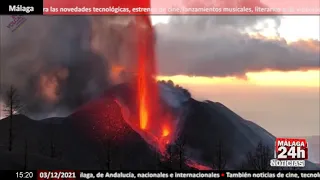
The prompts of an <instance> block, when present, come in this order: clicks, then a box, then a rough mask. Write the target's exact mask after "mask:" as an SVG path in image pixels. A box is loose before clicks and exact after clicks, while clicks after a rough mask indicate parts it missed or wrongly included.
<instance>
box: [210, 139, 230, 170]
mask: <svg viewBox="0 0 320 180" xmlns="http://www.w3.org/2000/svg"><path fill="white" fill-rule="evenodd" d="M224 152H225V149H224V145H223V142H222V141H221V140H220V139H219V141H218V144H217V149H216V152H215V153H214V156H213V160H212V166H213V168H214V169H216V170H224V169H225V167H226V165H227V158H226V155H225V153H224Z"/></svg>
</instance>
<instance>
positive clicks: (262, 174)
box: [0, 170, 320, 180]
mask: <svg viewBox="0 0 320 180" xmlns="http://www.w3.org/2000/svg"><path fill="white" fill-rule="evenodd" d="M319 177H320V171H78V170H77V171H74V170H69V171H67V170H53V171H48V170H38V171H11V170H8V171H0V179H10V180H11V179H30V180H45V179H52V180H59V179H61V180H76V179H110V178H111V179H112V178H130V179H131V178H135V179H140V178H143V179H145V178H172V179H173V178H187V179H189V178H200V179H207V178H209V179H214V178H253V179H256V178H279V179H280V178H319Z"/></svg>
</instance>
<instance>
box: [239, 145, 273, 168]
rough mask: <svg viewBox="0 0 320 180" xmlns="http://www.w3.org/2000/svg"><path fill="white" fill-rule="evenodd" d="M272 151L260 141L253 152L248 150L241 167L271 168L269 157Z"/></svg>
mask: <svg viewBox="0 0 320 180" xmlns="http://www.w3.org/2000/svg"><path fill="white" fill-rule="evenodd" d="M272 157H273V153H272V150H271V148H270V147H269V146H267V145H263V143H262V142H261V141H260V142H259V143H258V146H257V148H256V149H255V151H254V152H248V153H247V156H246V158H247V159H246V162H245V163H244V164H243V165H242V167H243V168H244V169H246V170H271V169H272V167H271V166H270V159H272Z"/></svg>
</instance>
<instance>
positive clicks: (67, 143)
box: [0, 96, 160, 170]
mask: <svg viewBox="0 0 320 180" xmlns="http://www.w3.org/2000/svg"><path fill="white" fill-rule="evenodd" d="M57 120H59V122H60V123H51V122H54V121H55V118H50V120H48V119H46V120H40V121H35V120H32V119H29V118H28V117H26V116H23V115H15V116H14V117H13V129H14V132H13V134H14V139H13V150H12V151H11V152H9V151H8V150H7V149H8V148H7V147H8V134H9V130H8V129H9V119H8V118H5V119H2V120H1V121H0V132H1V135H0V144H1V149H0V169H23V168H24V166H25V164H27V168H28V169H40V168H42V169H127V170H138V169H146V170H148V169H159V167H158V166H159V157H160V155H159V154H158V153H157V152H156V151H155V150H154V149H153V148H152V147H150V146H149V144H147V143H146V142H145V141H144V140H143V139H142V138H141V137H140V135H139V134H138V133H136V132H135V131H133V130H132V129H131V127H130V126H128V125H127V124H126V122H125V121H124V120H123V119H122V115H121V112H120V107H119V106H118V105H117V103H116V102H115V101H114V99H113V98H112V96H110V97H104V98H101V99H97V100H94V101H92V102H90V103H88V104H86V105H85V106H83V107H81V108H80V109H79V110H78V111H77V112H75V113H74V114H72V115H70V116H69V117H66V118H64V119H63V120H61V118H59V119H57ZM26 145H27V146H26ZM25 157H27V158H25ZM25 159H27V163H25Z"/></svg>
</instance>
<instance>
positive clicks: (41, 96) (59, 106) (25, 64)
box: [1, 16, 130, 118]
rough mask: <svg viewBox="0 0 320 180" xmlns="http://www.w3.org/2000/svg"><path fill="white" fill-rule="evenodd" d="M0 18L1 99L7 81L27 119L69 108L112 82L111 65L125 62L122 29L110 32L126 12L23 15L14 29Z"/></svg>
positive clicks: (125, 20)
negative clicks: (18, 96)
mask: <svg viewBox="0 0 320 180" xmlns="http://www.w3.org/2000/svg"><path fill="white" fill-rule="evenodd" d="M1 18H2V26H1V32H2V34H1V96H2V97H1V99H3V95H4V92H5V91H6V89H7V88H8V87H9V86H10V85H13V86H14V87H16V88H17V90H18V92H19V95H20V96H21V99H22V101H23V102H24V103H25V106H26V113H27V114H28V115H29V116H32V117H33V118H44V117H47V116H50V115H55V116H57V115H61V116H63V115H66V114H68V113H70V112H72V111H73V110H74V109H76V108H77V107H79V106H81V105H82V104H84V103H86V102H87V101H89V100H91V99H92V98H95V97H96V96H99V95H100V94H101V93H102V92H103V91H105V90H106V89H107V88H108V87H110V86H111V85H112V84H114V83H115V82H114V81H113V79H110V78H109V77H110V73H111V72H110V69H111V67H112V66H113V65H114V64H117V65H118V64H119V65H123V64H124V65H127V64H128V63H127V64H125V63H124V62H126V61H130V59H129V57H130V56H129V55H128V53H129V52H127V51H124V48H123V47H122V46H125V45H126V43H127V42H125V41H120V39H124V38H123V36H124V34H123V33H122V34H121V31H120V32H118V34H115V33H113V32H115V31H114V30H113V29H116V28H117V29H122V31H125V30H126V25H127V24H124V23H122V22H127V21H128V19H129V18H128V17H120V18H119V17H116V16H114V17H89V16H74V17H66V16H54V17H40V16H27V17H26V18H27V20H26V22H25V23H24V24H23V25H22V26H21V27H19V29H18V30H16V31H14V32H11V31H10V30H9V29H8V28H7V27H6V25H8V24H9V23H10V21H12V18H11V17H9V16H2V17H1ZM119 24H120V25H119ZM128 39H129V37H128Z"/></svg>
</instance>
